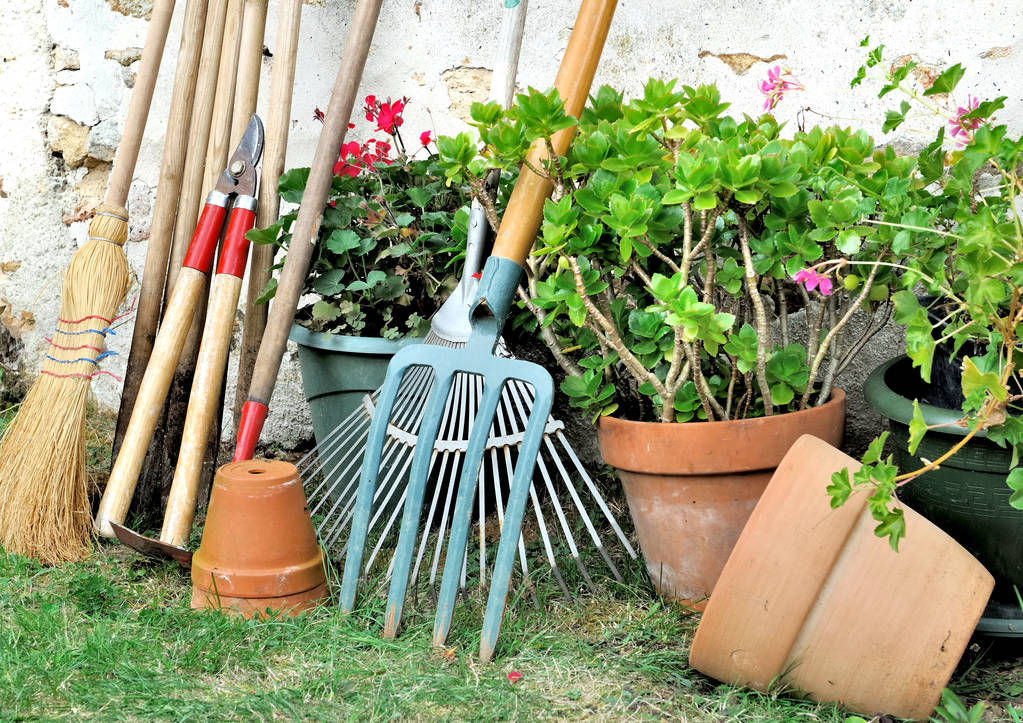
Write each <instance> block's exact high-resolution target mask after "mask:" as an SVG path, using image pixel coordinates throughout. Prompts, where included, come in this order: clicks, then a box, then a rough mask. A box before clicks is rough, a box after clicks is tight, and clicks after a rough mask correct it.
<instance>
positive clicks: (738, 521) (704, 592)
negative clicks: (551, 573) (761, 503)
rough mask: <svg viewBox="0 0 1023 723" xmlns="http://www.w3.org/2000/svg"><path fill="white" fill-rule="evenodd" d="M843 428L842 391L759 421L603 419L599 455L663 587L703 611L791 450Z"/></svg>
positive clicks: (837, 439)
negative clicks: (805, 439) (804, 439)
mask: <svg viewBox="0 0 1023 723" xmlns="http://www.w3.org/2000/svg"><path fill="white" fill-rule="evenodd" d="M844 426H845V392H843V391H842V390H840V389H836V390H835V392H834V393H833V394H832V397H831V399H830V400H829V401H828V402H827V403H826V404H824V405H822V406H820V407H814V408H811V409H807V410H804V411H801V412H792V413H789V414H780V415H775V416H771V417H760V418H756V419H744V420H735V421H725V422H686V423H684V424H663V423H657V422H632V421H628V420H623V419H616V418H614V417H603V418H602V419H601V420H600V426H599V428H598V441H599V443H600V448H601V454H602V455H603V457H604V461H605V462H607V463H608V464H609V465H611V466H612V467H614V468H615V469H616V471H617V472H618V476H619V478H620V479H621V481H622V486H623V487H624V489H625V496H626V498H627V501H628V504H629V512H630V514H631V515H632V519H633V522H634V524H635V526H636V532H637V536H638V537H639V544H640V547H641V548H642V551H643V557H644V559H645V561H646V566H647V573H648V574H649V576H650V580H651V582H652V583H653V586H654V588H655V589H656V590H657V592H658V593H659V594H661V595H664V596H666V597H670V598H674V599H677V600H680V601H682V602H683V603H685V604H691V605H693V606H694V607H696V608H697V609H701V608H702V607H703V605H704V604H705V603H704V601H705V600H706V598H707V597H708V596H709V595H710V593H711V591H712V590H713V588H714V584H715V582H717V579H718V576H719V575H720V574H721V570H722V569H723V568H724V566H725V562H727V560H728V556H729V554H730V553H731V551H732V547H733V546H734V545H735V541H736V540H737V539H738V538H739V534H740V533H741V532H742V528H743V526H744V525H745V524H746V520H747V519H748V518H749V516H750V513H751V512H752V511H753V508H754V507H755V506H756V504H757V501H758V500H759V499H760V495H761V493H762V492H763V491H764V488H765V487H766V486H767V483H768V482H769V481H770V479H771V475H772V474H773V473H774V470H775V468H776V467H777V466H778V464H779V463H780V462H781V460H782V458H783V457H784V456H785V453H786V452H788V450H789V447H791V446H792V444H793V443H794V442H795V441H796V440H797V439H799V437H800V436H802V435H803V434H812V435H815V436H817V437H819V438H821V439H823V440H824V441H826V442H828V443H829V444H832V445H835V446H838V445H840V444H841V443H842V433H843V430H844ZM821 494H824V492H823V490H822V491H821Z"/></svg>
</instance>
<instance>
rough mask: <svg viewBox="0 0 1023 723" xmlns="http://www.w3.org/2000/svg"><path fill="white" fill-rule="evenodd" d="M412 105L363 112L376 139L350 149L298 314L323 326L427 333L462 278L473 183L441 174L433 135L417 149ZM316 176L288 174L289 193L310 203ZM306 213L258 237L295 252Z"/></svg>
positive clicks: (361, 332)
mask: <svg viewBox="0 0 1023 723" xmlns="http://www.w3.org/2000/svg"><path fill="white" fill-rule="evenodd" d="M407 103H408V100H407V99H404V98H403V99H399V100H395V101H393V102H392V101H390V100H386V101H380V100H378V99H377V98H376V97H375V96H367V98H366V104H365V109H364V111H365V115H366V118H367V120H369V121H372V122H375V123H376V134H375V137H371V138H370V139H368V140H366V141H364V142H362V143H359V142H357V141H350V142H348V143H345V144H344V145H343V146H342V148H341V153H340V156H339V158H338V160H337V163H336V164H335V166H334V179H333V181H332V185H331V190H330V195H329V197H328V201H327V205H326V206H325V207H324V209H323V218H322V221H321V223H320V226H319V231H318V235H317V243H318V249H317V252H316V255H315V256H314V258H313V261H312V263H311V266H310V270H309V274H308V276H307V279H306V284H305V287H304V289H303V296H302V299H303V306H302V307H301V308H300V309H299V311H298V314H297V316H296V321H297V323H299V324H302V325H303V326H307V327H308V328H310V329H312V330H314V331H325V332H332V333H339V334H348V335H354V336H382V337H384V338H389V339H394V338H399V337H404V336H423V335H425V334H426V332H427V331H428V329H429V321H430V317H431V316H432V315H433V313H434V312H435V311H436V310H437V309H438V308H439V307H440V304H441V302H442V301H443V299H444V296H445V295H446V293H447V292H448V291H450V289H451V288H453V287H454V285H455V283H456V281H457V278H456V274H455V271H456V270H457V264H456V262H457V260H458V259H459V258H460V255H461V254H462V253H463V252H464V248H465V240H466V233H467V225H468V206H469V201H470V197H469V188H468V187H467V186H466V185H464V184H459V183H448V182H447V179H446V178H445V177H444V176H443V175H442V174H441V172H440V170H439V169H438V167H437V163H436V161H437V156H436V154H435V153H433V152H431V146H432V145H433V141H432V139H431V137H430V136H431V134H430V132H429V131H424V132H423V133H421V134H420V135H419V137H418V144H417V145H416V146H415V148H407V147H406V145H405V143H404V140H403V138H402V135H401V130H400V127H401V125H402V124H403V123H404V120H403V118H402V113H403V111H404V108H405V106H406V104H407ZM317 117H319V118H322V115H321V114H319V111H317ZM380 135H383V136H384V138H383V139H381V138H379V137H378V136H380ZM308 177H309V169H308V168H295V169H291V170H289V171H287V172H286V173H284V174H283V175H282V176H281V179H280V183H279V188H280V194H281V198H282V199H283V200H284V201H286V202H290V203H296V204H299V203H301V200H302V192H303V191H304V189H305V184H306V181H307V179H308ZM297 216H298V211H297V209H296V210H295V211H293V212H291V213H288V214H285V215H283V216H282V217H281V219H280V220H279V221H278V222H277V223H275V224H274V225H272V226H270V227H269V228H266V229H261V230H257V231H253V232H250V235H249V238H250V239H251V240H252V241H253V242H254V243H272V244H276V245H278V246H280V247H283V248H285V249H286V248H287V245H288V242H289V241H290V240H291V236H290V229H291V225H292V224H293V223H294V221H295V219H296V218H297ZM281 263H283V261H282V262H281ZM279 266H280V264H278V267H279ZM275 268H277V267H275ZM276 283H277V282H276V280H273V281H271V282H270V285H269V286H268V287H267V288H266V290H265V291H264V293H263V296H262V298H261V301H264V302H265V301H268V300H269V299H271V298H273V295H274V292H275V291H276Z"/></svg>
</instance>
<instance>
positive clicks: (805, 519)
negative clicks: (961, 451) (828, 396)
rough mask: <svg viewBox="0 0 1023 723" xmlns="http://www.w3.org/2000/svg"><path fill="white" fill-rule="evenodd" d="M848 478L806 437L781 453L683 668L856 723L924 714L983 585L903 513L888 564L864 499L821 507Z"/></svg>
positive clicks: (963, 555)
mask: <svg viewBox="0 0 1023 723" xmlns="http://www.w3.org/2000/svg"><path fill="white" fill-rule="evenodd" d="M859 466H860V465H859V463H858V462H857V461H856V460H854V459H853V458H852V457H849V456H848V455H845V454H843V453H842V452H840V451H839V450H837V449H834V448H833V447H831V446H829V445H827V444H825V443H823V442H821V441H820V440H819V439H814V438H813V437H811V436H809V435H807V436H805V437H803V438H802V439H800V440H799V441H798V442H796V444H794V445H793V446H792V449H791V451H790V452H789V453H788V455H786V457H785V460H784V461H783V462H782V464H781V465H780V466H779V467H778V471H777V472H776V473H775V475H774V478H773V479H772V480H771V483H770V485H768V487H767V489H766V490H765V492H764V494H763V497H762V498H761V500H760V503H759V504H758V505H757V507H756V509H755V510H754V511H753V514H752V515H751V516H750V519H749V522H748V523H747V524H746V528H745V530H743V533H742V536H741V537H740V538H739V541H738V542H737V543H736V545H735V550H734V551H733V552H732V556H731V557H730V558H729V559H728V564H727V565H726V566H725V569H724V571H723V572H722V574H721V578H720V579H719V580H718V584H717V586H716V587H715V588H714V594H713V595H711V598H710V602H709V603H708V604H707V607H706V610H705V611H704V613H703V617H702V619H701V621H700V627H699V628H698V629H697V631H696V635H695V637H694V638H693V645H692V649H691V650H690V653H689V663H690V665H692V666H693V667H694V668H696V669H697V670H699V671H700V672H702V673H705V674H706V675H709V676H711V677H712V678H717V679H718V680H720V681H723V682H725V683H729V684H731V685H747V686H749V687H752V688H756V689H757V690H762V691H766V690H767V689H768V687H772V686H778V685H781V686H784V687H785V688H787V689H790V690H794V691H799V692H801V693H803V694H806V695H809V696H810V697H811V698H814V699H815V700H819V701H822V702H835V703H840V704H841V705H843V706H845V707H847V708H850V709H851V710H854V711H857V712H859V713H864V714H866V715H868V716H872V715H875V714H877V713H885V714H888V715H893V716H897V717H899V718H913V719H916V718H927V717H928V716H929V715H930V713H931V711H932V710H933V709H934V706H935V705H936V704H937V703H938V700H939V699H940V697H941V691H942V689H943V688H944V687H945V685H946V684H947V683H948V679H949V677H950V676H951V675H952V672H953V670H954V669H955V667H956V664H957V663H958V661H959V658H960V656H962V654H963V650H964V649H965V648H966V645H967V643H968V642H969V640H970V635H971V634H972V632H973V629H974V627H975V626H976V625H977V620H978V619H979V618H980V614H981V612H982V611H983V610H984V605H985V603H986V602H987V599H988V596H989V595H990V594H991V589H992V588H993V587H994V579H993V578H992V577H991V575H990V574H989V573H988V572H987V570H985V569H984V567H983V566H982V565H981V564H980V563H979V562H977V560H975V559H974V558H973V557H972V556H971V555H970V554H969V553H968V552H967V551H966V550H964V549H963V548H962V547H961V546H960V545H959V544H958V543H956V542H955V540H953V539H952V538H951V537H949V536H948V535H946V534H945V533H944V532H942V531H941V530H939V529H938V528H937V527H935V526H934V525H933V524H931V523H930V522H928V521H927V520H926V519H924V518H923V517H921V516H920V515H918V514H916V513H915V512H913V510H911V509H909V508H908V507H906V506H905V505H900V506H901V508H902V510H903V514H904V515H905V520H906V537H905V538H904V539H902V540H901V542H900V543H899V551H898V552H895V551H893V550H892V549H891V548H890V546H889V545H888V542H887V540H882V539H878V538H877V537H876V536H875V535H874V527H875V526H876V524H877V523H876V522H875V521H874V519H873V518H872V517H871V515H870V511H869V510H868V509H867V495H866V494H864V493H862V492H861V493H858V494H853V495H852V496H850V497H849V499H848V500H847V501H846V503H845V504H844V505H842V506H840V507H838V508H837V509H831V505H830V497H829V496H828V494H827V492H826V488H827V486H828V485H829V484H830V483H831V475H832V473H834V472H837V471H839V470H841V469H842V468H848V469H849V473H850V476H851V475H852V473H853V472H855V471H856V469H858V468H859Z"/></svg>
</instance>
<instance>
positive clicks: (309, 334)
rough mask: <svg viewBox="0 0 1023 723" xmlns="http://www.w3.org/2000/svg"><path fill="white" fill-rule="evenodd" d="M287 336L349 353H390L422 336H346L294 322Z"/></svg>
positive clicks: (413, 342)
mask: <svg viewBox="0 0 1023 723" xmlns="http://www.w3.org/2000/svg"><path fill="white" fill-rule="evenodd" d="M288 338H289V339H291V340H292V341H293V342H295V343H296V344H298V345H300V346H306V347H310V348H313V349H323V350H325V351H339V352H347V353H349V354H379V355H385V354H387V355H390V354H394V353H395V352H396V351H398V350H399V349H401V348H402V347H406V346H408V345H409V344H419V343H421V342H422V341H423V337H419V336H412V337H405V338H404V339H383V338H381V337H379V336H347V335H344V334H331V333H330V332H326V331H312V330H310V329H306V328H305V327H304V326H299V325H298V324H294V325H292V327H291V333H290V334H288Z"/></svg>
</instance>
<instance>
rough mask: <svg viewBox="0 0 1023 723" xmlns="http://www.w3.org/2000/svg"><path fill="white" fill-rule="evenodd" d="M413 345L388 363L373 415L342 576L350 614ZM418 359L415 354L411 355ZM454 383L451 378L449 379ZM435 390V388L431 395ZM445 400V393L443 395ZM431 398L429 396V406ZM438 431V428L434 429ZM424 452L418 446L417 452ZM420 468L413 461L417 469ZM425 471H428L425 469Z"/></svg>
mask: <svg viewBox="0 0 1023 723" xmlns="http://www.w3.org/2000/svg"><path fill="white" fill-rule="evenodd" d="M411 350H412V347H410V346H409V347H405V348H404V349H401V350H399V351H398V353H397V354H395V355H394V358H393V359H392V360H391V364H390V366H388V372H389V373H388V375H387V377H386V378H385V379H384V386H383V388H382V389H381V390H380V400H379V403H378V405H377V412H376V413H375V414H374V415H373V424H372V425H371V426H370V430H369V439H368V440H367V442H366V450H365V453H364V457H363V461H362V474H361V478H360V480H359V491H358V493H357V495H356V505H355V514H354V515H353V517H352V523H351V533H350V535H349V538H348V551H347V554H346V555H345V570H344V575H343V577H342V579H341V596H340V601H339V604H340V607H341V610H342V612H345V613H350V612H351V611H352V608H353V607H354V605H355V590H356V587H357V586H358V583H359V574H360V569H361V567H362V553H363V550H364V548H365V545H366V533H367V528H368V527H369V515H370V510H371V508H372V506H373V496H374V495H373V493H374V491H375V488H376V477H377V474H378V471H379V469H380V454H381V452H382V451H383V446H384V438H385V437H386V436H387V424H388V422H389V421H390V420H389V417H390V413H391V411H393V409H394V400H395V398H396V397H397V395H398V388H399V386H400V382H401V379H402V378H403V377H404V376H405V372H406V370H407V369H408V366H409V363H408V362H404V363H403V361H404V358H405V357H407V356H409V355H408V354H403V353H402V352H406V351H411ZM411 357H412V359H413V360H414V359H415V354H414V353H413V354H412V355H411ZM445 381H446V382H447V383H448V384H450V378H449V379H448V380H445ZM433 391H434V390H431V396H432V394H433ZM446 393H447V387H446V386H445V387H444V388H443V391H442V392H441V394H443V395H446ZM441 398H442V399H443V398H444V396H442V397H441ZM430 401H431V400H430V399H429V397H428V398H427V403H428V404H427V406H428V407H429V402H430ZM430 421H431V422H433V426H434V427H436V422H439V421H440V415H437V417H436V422H434V420H433V419H432V418H431V420H430ZM433 431H434V433H436V429H434V430H433ZM418 451H420V450H419V449H417V452H418ZM417 456H418V457H420V458H422V459H423V460H426V459H427V458H426V455H425V454H418V455H417ZM416 471H418V468H417V467H416V465H415V464H414V463H413V472H416ZM424 471H425V470H424Z"/></svg>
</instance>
